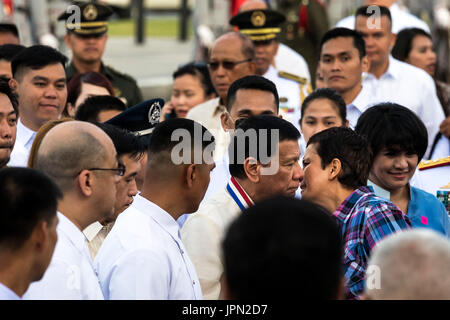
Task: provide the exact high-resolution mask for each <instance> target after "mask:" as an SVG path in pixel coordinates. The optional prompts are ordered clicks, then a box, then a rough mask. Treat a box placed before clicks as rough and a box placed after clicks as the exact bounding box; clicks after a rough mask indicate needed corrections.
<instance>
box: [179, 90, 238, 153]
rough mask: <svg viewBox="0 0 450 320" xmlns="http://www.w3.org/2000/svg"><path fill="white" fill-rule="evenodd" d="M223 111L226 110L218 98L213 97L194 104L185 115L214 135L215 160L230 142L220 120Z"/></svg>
mask: <svg viewBox="0 0 450 320" xmlns="http://www.w3.org/2000/svg"><path fill="white" fill-rule="evenodd" d="M224 111H226V108H225V106H223V105H221V104H220V98H215V99H211V100H208V101H206V102H204V103H202V104H199V105H198V106H195V107H194V108H192V109H191V110H189V112H188V113H187V115H186V118H187V119H191V120H194V121H197V122H198V123H200V124H201V125H203V126H204V127H205V128H206V129H208V130H209V131H210V132H211V134H212V135H213V136H214V138H215V142H216V148H215V154H214V159H215V160H217V159H221V158H222V156H223V155H224V154H225V152H226V151H227V148H228V144H229V142H230V135H229V133H228V132H225V130H224V129H223V127H222V122H221V120H220V116H221V115H222V113H223V112H224Z"/></svg>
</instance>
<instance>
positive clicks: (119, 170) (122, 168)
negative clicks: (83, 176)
mask: <svg viewBox="0 0 450 320" xmlns="http://www.w3.org/2000/svg"><path fill="white" fill-rule="evenodd" d="M83 170H89V171H96V170H99V171H116V172H117V175H118V176H120V177H123V176H124V175H125V172H126V171H127V167H126V166H125V165H124V164H123V163H121V162H119V163H118V165H117V168H88V169H82V170H81V171H80V172H78V174H77V176H78V175H79V174H80V173H81V172H83Z"/></svg>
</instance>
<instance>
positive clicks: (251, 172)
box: [243, 157, 261, 183]
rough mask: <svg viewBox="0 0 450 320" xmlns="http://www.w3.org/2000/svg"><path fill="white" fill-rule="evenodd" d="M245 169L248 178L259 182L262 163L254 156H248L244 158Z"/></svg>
mask: <svg viewBox="0 0 450 320" xmlns="http://www.w3.org/2000/svg"><path fill="white" fill-rule="evenodd" d="M243 166H244V171H245V175H246V176H247V179H249V180H250V181H251V182H253V183H257V182H259V176H260V171H261V164H259V163H258V161H256V159H255V158H253V157H247V158H246V159H245V160H244V164H243Z"/></svg>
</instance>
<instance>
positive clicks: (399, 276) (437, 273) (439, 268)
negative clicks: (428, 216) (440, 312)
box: [364, 229, 450, 300]
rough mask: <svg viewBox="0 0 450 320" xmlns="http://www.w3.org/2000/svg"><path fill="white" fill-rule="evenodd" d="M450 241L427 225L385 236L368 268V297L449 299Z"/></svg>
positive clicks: (379, 298) (366, 287)
mask: <svg viewBox="0 0 450 320" xmlns="http://www.w3.org/2000/svg"><path fill="white" fill-rule="evenodd" d="M449 266H450V241H449V240H448V239H446V238H445V237H443V236H442V235H440V234H438V233H436V232H434V231H431V230H426V229H413V230H408V231H405V232H401V233H399V234H395V235H392V236H389V237H387V238H386V239H384V240H382V241H381V242H380V243H379V244H378V245H377V247H376V248H375V250H374V251H373V253H372V257H371V258H370V260H369V266H368V268H367V281H366V285H365V293H364V298H365V299H375V300H450V273H449V272H448V268H449Z"/></svg>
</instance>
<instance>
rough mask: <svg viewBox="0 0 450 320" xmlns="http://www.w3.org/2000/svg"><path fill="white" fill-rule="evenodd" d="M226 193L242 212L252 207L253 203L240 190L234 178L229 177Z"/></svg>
mask: <svg viewBox="0 0 450 320" xmlns="http://www.w3.org/2000/svg"><path fill="white" fill-rule="evenodd" d="M227 191H228V193H229V194H230V195H231V197H232V198H233V200H234V201H235V202H236V204H237V205H238V207H239V208H240V209H241V210H242V211H244V210H245V209H246V208H248V207H250V206H252V205H253V201H252V200H251V199H250V198H249V196H248V195H247V194H246V193H245V191H244V189H242V187H241V186H240V185H239V183H238V182H237V181H236V179H234V177H231V179H230V182H228V184H227Z"/></svg>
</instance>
